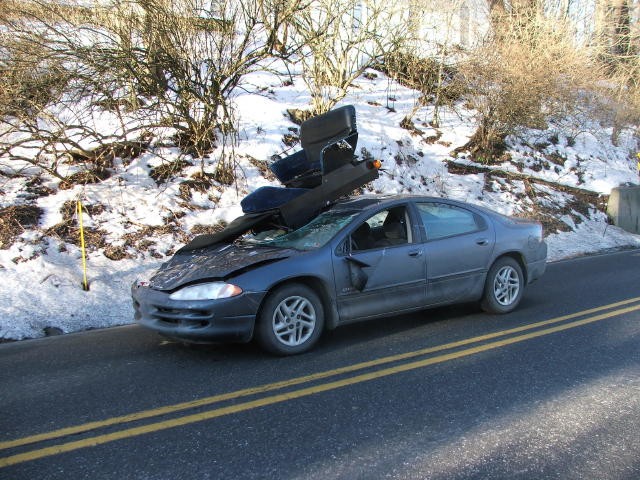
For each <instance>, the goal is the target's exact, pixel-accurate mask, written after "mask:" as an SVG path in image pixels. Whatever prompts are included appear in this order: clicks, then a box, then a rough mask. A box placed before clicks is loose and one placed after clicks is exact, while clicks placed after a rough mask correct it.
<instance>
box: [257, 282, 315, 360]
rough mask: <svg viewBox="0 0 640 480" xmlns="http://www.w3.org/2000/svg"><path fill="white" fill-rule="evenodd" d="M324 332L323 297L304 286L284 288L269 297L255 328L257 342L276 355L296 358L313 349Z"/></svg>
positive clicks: (295, 285)
mask: <svg viewBox="0 0 640 480" xmlns="http://www.w3.org/2000/svg"><path fill="white" fill-rule="evenodd" d="M323 329H324V307H323V305H322V301H321V300H320V297H319V296H318V295H317V294H316V293H315V292H314V291H313V290H311V289H310V288H309V287H307V286H306V285H301V284H288V285H284V286H282V287H280V288H278V289H276V290H274V291H273V292H272V293H270V294H269V296H268V297H267V298H266V300H265V302H264V304H263V306H262V308H261V309H260V313H259V315H258V321H257V325H256V339H257V340H258V343H259V344H260V346H261V347H262V348H263V349H265V350H266V351H268V352H270V353H273V354H276V355H283V356H284V355H296V354H298V353H303V352H306V351H308V350H310V349H311V348H312V347H313V346H314V345H315V344H316V342H317V341H318V340H319V338H320V335H321V334H322V330H323Z"/></svg>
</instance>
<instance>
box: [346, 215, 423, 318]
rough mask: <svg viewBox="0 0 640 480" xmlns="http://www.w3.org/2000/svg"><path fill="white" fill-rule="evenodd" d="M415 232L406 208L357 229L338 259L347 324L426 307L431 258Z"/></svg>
mask: <svg viewBox="0 0 640 480" xmlns="http://www.w3.org/2000/svg"><path fill="white" fill-rule="evenodd" d="M413 232H414V229H413V228H412V225H411V221H410V218H409V214H408V211H407V209H406V207H405V206H400V207H394V208H390V209H386V210H382V211H380V212H378V213H376V214H375V215H373V216H372V217H370V218H369V219H368V220H367V221H366V222H364V223H362V224H360V225H359V226H357V227H356V228H354V229H353V231H352V232H351V233H350V235H349V236H348V238H347V239H346V240H345V243H344V245H343V250H342V251H341V252H340V253H339V254H338V255H335V256H334V259H333V262H334V273H335V279H336V295H337V303H338V312H339V314H340V320H341V321H350V320H355V319H359V318H366V317H374V316H383V315H389V314H393V313H399V312H402V311H408V310H412V309H416V308H419V307H421V306H423V305H424V304H425V295H426V266H425V255H424V250H423V245H422V244H421V243H419V242H414V238H413V237H414V233H413Z"/></svg>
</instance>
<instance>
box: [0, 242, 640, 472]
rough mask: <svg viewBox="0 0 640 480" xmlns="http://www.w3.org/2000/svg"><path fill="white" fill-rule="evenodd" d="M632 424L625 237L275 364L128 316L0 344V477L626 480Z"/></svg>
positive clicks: (633, 261) (635, 347)
mask: <svg viewBox="0 0 640 480" xmlns="http://www.w3.org/2000/svg"><path fill="white" fill-rule="evenodd" d="M639 432H640V251H638V250H635V251H626V252H621V253H615V254H610V255H602V256H596V257H588V258H581V259H576V260H570V261H563V262H559V263H554V264H551V265H549V267H548V271H547V274H546V275H545V276H544V277H543V278H542V280H540V281H539V282H537V283H536V284H534V285H531V286H530V288H529V289H528V290H527V292H526V293H525V297H524V299H523V302H522V304H521V307H520V308H519V309H518V311H517V312H514V313H513V314H510V315H506V316H489V315H485V314H483V313H480V312H479V311H478V309H477V308H476V307H475V306H473V305H465V306H460V307H454V308H441V309H437V310H431V311H426V312H422V313H419V314H415V315H411V316H403V317H397V318H386V319H381V320H376V321H373V322H368V323H362V324H358V325H351V326H347V327H343V328H340V329H338V330H336V331H334V332H331V333H330V334H328V335H326V336H325V337H324V338H323V340H322V341H321V343H320V345H319V346H318V347H317V348H316V349H315V350H314V351H313V352H311V353H308V354H306V355H302V356H298V357H292V358H274V357H270V356H266V355H265V354H263V353H262V352H260V351H259V350H258V349H257V347H255V346H253V345H226V346H208V347H197V348H185V347H183V346H182V345H179V344H176V343H171V342H166V341H163V340H162V339H161V338H160V337H157V336H156V335H155V334H153V333H150V332H147V331H145V330H143V329H141V328H139V327H137V326H128V327H121V328H113V329H108V330H101V331H92V332H85V333H81V334H75V335H67V336H63V337H51V338H46V339H41V340H33V341H25V342H18V343H10V344H2V345H0V479H2V480H5V479H7V480H9V479H11V480H19V479H74V480H75V479H209V478H210V479H243V478H260V479H271V478H273V479H293V478H300V479H327V478H344V479H360V478H362V479H379V478H380V479H382V478H398V479H405V478H406V479H414V478H415V479H462V478H465V479H466V478H505V479H507V478H508V479H518V478H522V479H537V478H559V479H629V480H631V479H638V478H640V433H639Z"/></svg>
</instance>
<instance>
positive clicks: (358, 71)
mask: <svg viewBox="0 0 640 480" xmlns="http://www.w3.org/2000/svg"><path fill="white" fill-rule="evenodd" d="M404 21H405V20H403V16H402V15H401V14H400V12H399V11H398V9H397V5H396V2H394V1H390V2H385V3H384V4H381V3H379V2H359V1H356V0H312V1H311V2H310V3H309V5H308V6H307V7H306V8H305V9H304V10H302V11H301V12H300V13H299V14H298V15H296V17H295V18H294V19H293V21H292V26H293V28H292V30H293V31H294V32H295V41H297V42H298V43H299V44H300V45H301V51H302V55H301V57H300V59H301V63H302V68H303V79H304V81H305V83H306V84H307V87H308V88H309V90H310V92H311V113H312V114H313V115H318V114H321V113H325V112H327V111H329V110H330V109H331V108H332V107H333V106H334V105H335V104H336V103H337V102H339V101H340V100H341V99H342V98H344V96H345V95H346V94H347V90H348V88H349V87H350V86H351V85H352V84H353V82H354V81H355V80H356V79H357V78H358V77H359V76H360V75H362V74H363V73H364V71H365V70H366V69H367V68H369V67H371V66H373V65H375V64H376V63H378V62H379V61H380V60H381V59H382V57H383V55H384V54H385V53H391V52H393V51H395V50H396V49H397V48H398V47H399V45H400V44H401V42H402V38H403V35H402V34H401V32H403V31H404Z"/></svg>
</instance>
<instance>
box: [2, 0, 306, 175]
mask: <svg viewBox="0 0 640 480" xmlns="http://www.w3.org/2000/svg"><path fill="white" fill-rule="evenodd" d="M301 4H302V0H257V1H252V2H248V1H235V0H221V1H218V2H215V3H214V4H213V6H214V7H215V9H212V7H211V5H212V4H211V2H208V1H206V0H139V1H137V2H134V1H128V0H115V1H114V2H112V4H110V6H109V8H108V9H106V8H101V7H96V8H93V9H79V10H77V11H76V10H74V9H70V10H69V9H64V8H61V7H60V6H59V5H56V4H52V3H49V2H47V1H46V0H30V1H27V2H22V3H18V2H15V3H14V4H12V6H13V8H12V11H11V13H10V14H9V13H7V14H5V15H4V16H3V18H2V19H0V21H2V24H3V26H4V32H5V35H4V37H3V42H2V48H3V50H4V52H3V58H4V59H5V61H4V65H2V67H4V68H3V69H2V71H3V72H9V71H15V72H16V73H12V74H8V73H5V74H3V76H2V81H4V82H5V83H6V85H8V86H10V87H11V88H7V89H6V90H5V89H3V91H6V92H9V93H7V95H11V98H12V100H11V101H8V100H9V99H8V98H5V100H6V101H5V102H4V103H3V106H0V110H2V111H1V112H0V115H2V117H3V120H2V121H3V123H4V128H3V129H2V133H4V134H11V138H12V143H11V145H6V144H5V145H3V146H2V150H1V151H0V155H3V154H4V155H6V156H9V157H11V158H13V159H20V160H23V161H25V162H28V163H31V164H34V165H37V166H40V167H42V168H44V169H45V170H47V171H48V172H49V173H51V174H53V175H55V176H58V177H59V178H61V179H62V178H64V175H63V174H61V173H60V172H59V169H58V165H59V164H60V162H62V161H64V160H65V159H66V158H68V157H69V156H73V155H78V154H80V155H81V156H85V157H87V158H90V157H91V152H92V151H93V150H94V149H95V148H96V147H101V146H103V145H105V144H110V143H112V142H120V143H122V142H123V141H125V142H128V141H131V140H135V139H137V138H139V137H140V136H141V135H143V133H144V134H146V133H148V132H149V131H155V132H158V131H160V129H163V130H162V131H167V129H166V127H169V129H170V130H169V131H173V132H175V136H174V138H175V141H176V143H177V144H178V145H179V146H180V147H181V148H182V149H183V152H185V153H188V154H192V155H194V156H200V157H202V156H203V155H204V154H206V153H207V152H209V151H211V150H212V149H214V148H215V147H216V146H217V144H218V143H219V141H220V137H224V136H226V135H231V134H233V131H234V129H235V122H234V119H233V112H232V111H231V98H232V96H233V93H234V90H235V89H236V88H237V87H238V86H239V85H240V83H241V81H242V79H243V77H244V76H245V75H246V74H248V73H250V72H252V71H254V70H256V69H260V68H265V65H264V62H265V61H267V60H268V59H270V58H274V57H275V56H281V55H283V52H284V53H286V49H285V48H284V47H283V45H282V41H281V37H282V31H283V29H284V27H283V25H284V24H285V23H287V22H288V21H289V20H290V19H291V17H292V16H293V15H295V14H296V12H297V11H298V10H299V9H300V8H302V7H301ZM7 38H11V39H12V41H11V42H9V41H6V39H7ZM33 52H38V54H37V55H34V54H33ZM21 62H22V63H21ZM16 66H20V67H21V68H18V69H17V70H16V69H14V67H16ZM22 66H23V67H24V68H22ZM57 66H60V67H59V68H58V67H57ZM20 72H24V73H23V76H22V77H20V75H19V73H20ZM61 73H63V75H62V79H61V80H60V82H59V83H60V86H61V87H62V88H60V89H59V90H56V89H54V88H52V86H51V84H50V83H51V81H52V80H51V79H52V78H53V79H57V78H58V77H59V76H60V74H61ZM28 75H30V76H31V77H32V78H35V80H37V81H41V83H45V86H44V87H42V88H41V89H39V88H37V82H35V83H36V84H35V85H34V82H29V83H27V84H26V85H29V87H28V88H23V90H20V88H21V85H22V87H24V85H25V83H24V82H22V81H21V80H23V79H24V78H25V77H26V76H28ZM46 82H49V83H46ZM54 93H55V95H54ZM1 100H2V99H0V101H1ZM16 113H19V114H16ZM23 113H24V114H23ZM105 127H106V128H105ZM221 168H224V169H228V165H221Z"/></svg>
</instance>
